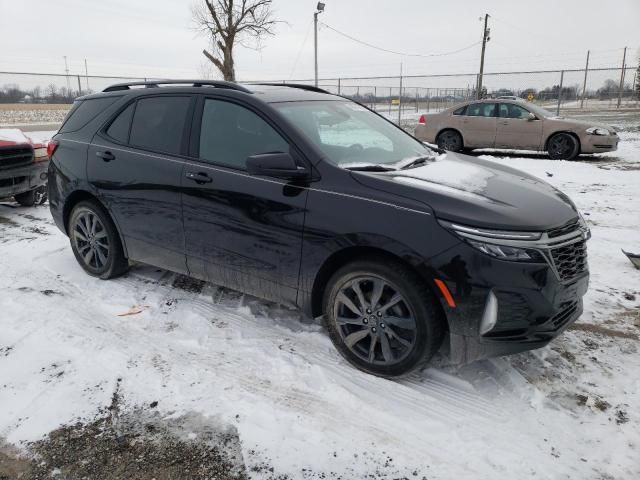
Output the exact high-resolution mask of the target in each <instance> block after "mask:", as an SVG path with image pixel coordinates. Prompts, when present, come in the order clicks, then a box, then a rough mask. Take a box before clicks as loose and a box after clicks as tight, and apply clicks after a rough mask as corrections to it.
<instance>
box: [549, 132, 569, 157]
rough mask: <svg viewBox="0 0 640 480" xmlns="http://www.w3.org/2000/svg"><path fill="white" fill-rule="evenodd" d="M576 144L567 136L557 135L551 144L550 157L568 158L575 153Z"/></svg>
mask: <svg viewBox="0 0 640 480" xmlns="http://www.w3.org/2000/svg"><path fill="white" fill-rule="evenodd" d="M573 148H574V143H573V140H572V139H571V138H569V137H568V136H567V135H556V136H554V137H553V138H552V139H551V141H550V142H549V155H550V156H552V157H556V158H565V157H568V156H569V155H570V154H571V152H572V151H573Z"/></svg>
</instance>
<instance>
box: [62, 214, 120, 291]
mask: <svg viewBox="0 0 640 480" xmlns="http://www.w3.org/2000/svg"><path fill="white" fill-rule="evenodd" d="M68 232H69V241H70V242H71V249H72V250H73V254H74V255H75V257H76V260H77V261H78V263H79V264H80V266H81V267H82V268H83V269H84V270H85V271H86V272H87V273H88V274H89V275H92V276H94V277H99V278H102V279H103V280H106V279H109V278H113V277H117V276H119V275H122V274H123V273H124V272H126V271H127V269H128V266H129V264H128V261H127V259H126V258H125V256H124V253H123V249H122V244H121V243H120V237H119V236H118V232H117V230H116V227H115V225H114V224H113V221H112V220H111V218H110V217H109V214H108V213H107V212H106V211H105V209H104V208H102V206H100V205H99V204H98V203H96V202H93V201H82V202H80V203H78V204H77V205H76V206H75V207H74V208H73V210H72V211H71V215H70V216H69V227H68Z"/></svg>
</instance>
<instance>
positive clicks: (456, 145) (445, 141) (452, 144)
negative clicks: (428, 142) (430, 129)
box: [436, 130, 464, 152]
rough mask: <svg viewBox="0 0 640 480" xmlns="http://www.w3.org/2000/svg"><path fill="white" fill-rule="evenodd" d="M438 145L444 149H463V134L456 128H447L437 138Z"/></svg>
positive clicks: (452, 150)
mask: <svg viewBox="0 0 640 480" xmlns="http://www.w3.org/2000/svg"><path fill="white" fill-rule="evenodd" d="M436 143H437V144H438V147H440V148H442V149H443V150H449V151H450V152H460V151H462V149H463V147H464V144H463V142H462V136H461V135H460V134H459V133H458V132H456V131H454V130H445V131H444V132H442V133H441V134H440V135H438V138H437V139H436Z"/></svg>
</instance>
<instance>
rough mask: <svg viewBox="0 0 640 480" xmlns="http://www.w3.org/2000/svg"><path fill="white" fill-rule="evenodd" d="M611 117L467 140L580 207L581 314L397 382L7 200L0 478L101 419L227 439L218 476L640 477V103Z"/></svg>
mask: <svg viewBox="0 0 640 480" xmlns="http://www.w3.org/2000/svg"><path fill="white" fill-rule="evenodd" d="M605 117H606V118H595V117H594V119H595V120H598V121H605V122H607V123H611V124H613V125H615V126H616V127H617V128H618V129H619V130H620V137H621V139H622V142H621V144H620V149H619V151H618V152H614V153H610V154H604V155H601V156H591V157H581V158H580V159H579V161H573V162H566V161H551V160H548V159H547V158H546V157H545V156H544V155H542V154H521V153H517V152H514V153H513V154H511V155H505V154H504V153H497V152H491V151H484V152H476V153H475V154H476V155H480V156H482V158H486V159H489V160H493V161H496V162H499V163H504V164H508V165H510V166H513V167H516V168H521V169H523V170H526V171H528V172H530V173H532V174H534V175H536V176H538V177H541V178H543V179H544V180H546V181H548V182H550V183H552V184H554V185H556V186H558V187H559V188H560V189H562V190H563V191H564V192H566V193H567V194H568V195H569V196H570V197H571V198H572V199H573V200H574V201H575V203H576V204H577V205H578V207H579V208H580V209H581V210H582V212H584V214H585V217H586V218H587V219H588V222H589V224H590V226H591V229H592V233H593V237H592V239H591V241H590V242H589V264H590V269H591V284H590V289H589V292H588V294H587V296H586V300H585V312H584V314H583V315H582V317H581V318H580V320H579V321H578V323H576V324H575V326H574V327H572V328H571V329H570V330H568V331H567V332H566V333H564V334H563V335H562V336H561V337H560V338H558V339H556V340H555V341H554V342H552V344H551V345H550V346H548V347H546V348H544V349H542V350H538V351H534V352H529V353H523V354H519V355H515V356H511V357H504V358H498V359H492V360H487V361H481V362H476V363H473V364H470V365H466V366H463V367H460V366H453V365H449V364H448V363H447V361H446V359H444V358H437V359H436V361H435V362H434V364H433V365H432V366H431V367H430V368H428V369H426V370H424V371H422V372H419V373H417V374H414V375H413V376H412V377H410V378H408V379H405V380H402V381H389V380H384V379H380V378H376V377H372V376H368V375H366V374H363V373H360V372H358V371H356V370H354V369H353V368H351V367H350V366H349V365H348V364H347V363H346V362H345V361H344V360H342V358H341V357H340V356H339V355H338V353H337V352H336V351H335V350H334V348H333V346H332V345H331V342H330V341H329V338H328V337H327V335H325V333H324V332H323V330H322V328H321V327H320V326H319V325H316V324H313V323H308V322H304V321H301V319H300V318H299V315H298V313H297V312H295V311H290V310H286V309H283V308H280V307H278V306H277V305H272V304H268V303H265V302H262V301H259V300H256V299H254V298H250V297H247V296H244V295H242V294H239V293H237V292H233V291H229V290H225V289H221V288H218V287H216V286H214V285H209V284H203V283H200V282H194V281H189V280H187V279H185V278H183V277H180V276H177V275H175V274H172V273H170V272H166V271H163V270H158V269H156V268H152V267H148V266H135V267H134V268H132V269H131V271H130V273H129V274H127V275H126V276H125V277H122V278H119V279H117V280H112V281H106V282H105V281H101V280H97V279H94V278H92V277H89V276H87V275H86V274H85V273H84V271H83V270H82V269H81V268H80V267H79V266H78V265H77V263H76V261H75V259H74V257H73V254H72V252H71V249H70V247H69V245H68V240H67V238H66V237H65V236H64V235H62V234H61V233H60V232H59V231H58V230H57V228H56V227H55V226H54V225H53V223H52V220H51V218H50V215H49V211H48V208H47V207H46V206H43V207H35V208H25V207H19V206H18V205H17V204H13V203H2V204H0V249H1V250H0V252H1V255H0V270H1V271H2V275H1V276H0V327H2V328H1V330H0V406H1V408H0V478H2V465H3V458H4V459H5V464H7V463H6V462H7V461H8V460H7V459H8V458H9V456H8V455H9V454H8V453H7V452H11V451H12V450H11V449H10V448H9V447H8V445H9V444H11V445H13V446H14V447H15V448H17V449H18V451H22V452H26V451H29V450H30V451H32V452H37V453H38V454H39V455H40V456H41V457H39V458H40V459H41V460H40V464H39V466H38V468H40V470H41V472H42V474H43V478H44V476H49V475H50V476H51V478H76V477H71V476H64V474H65V472H66V473H67V474H68V472H69V471H73V470H69V469H71V468H72V467H69V466H68V464H67V463H65V462H68V459H69V458H76V457H73V455H77V452H75V453H73V455H72V453H70V452H66V451H64V450H61V451H60V452H61V453H60V454H59V455H57V456H56V455H49V456H47V455H46V454H43V452H45V451H46V448H47V445H57V447H56V448H60V442H58V443H57V444H56V443H55V442H54V441H53V440H48V439H52V438H54V437H55V435H58V436H57V437H55V438H58V439H59V438H63V439H65V441H64V442H62V444H63V447H64V446H65V445H67V443H72V442H74V441H76V440H74V439H77V438H78V436H81V435H83V434H86V433H87V432H94V433H95V432H96V430H93V429H92V428H94V426H95V425H96V424H95V423H93V422H96V421H102V420H101V419H105V418H106V419H107V420H105V422H106V423H98V425H102V426H103V425H110V426H111V427H112V428H113V429H115V431H117V432H118V433H117V436H116V437H115V438H116V440H118V442H116V443H118V445H120V444H121V445H120V446H119V447H118V448H119V450H118V452H120V454H121V455H122V456H123V458H124V457H125V456H126V455H127V452H128V451H130V450H132V449H134V448H138V447H137V446H136V445H137V444H136V442H138V441H140V442H143V441H145V439H147V438H149V437H150V434H149V433H148V432H150V431H157V430H158V427H157V426H158V425H164V426H165V427H164V428H165V430H163V431H164V432H170V435H173V436H174V437H175V438H178V439H179V440H180V441H181V442H183V443H184V444H186V445H191V447H192V449H191V450H189V451H191V452H193V451H199V450H197V448H199V447H202V445H206V446H208V447H211V448H215V449H217V450H216V451H217V452H219V453H220V455H221V456H222V457H223V459H224V462H226V463H225V465H227V467H228V469H229V470H228V472H233V473H227V474H225V475H223V476H219V477H216V476H209V477H208V478H259V479H261V478H274V479H275V478H282V479H285V478H289V479H298V478H303V479H307V478H313V479H315V478H327V479H338V478H342V479H363V478H372V479H376V478H382V479H395V478H409V479H411V478H416V479H424V478H427V479H430V480H431V479H474V480H475V479H510V480H515V479H529V478H531V479H534V478H535V479H581V480H585V479H602V480H613V479H629V480H631V479H637V478H640V375H639V374H638V372H639V371H640V349H639V347H640V341H639V339H640V270H635V269H634V268H633V267H632V265H631V264H630V263H629V261H628V260H627V258H626V257H625V256H624V255H623V254H622V253H621V251H620V249H621V248H623V249H625V250H631V251H640V114H639V113H625V114H616V113H614V114H605ZM32 135H33V136H35V137H43V136H44V137H46V136H47V133H46V132H38V133H34V134H32ZM89 424H91V425H92V427H91V428H88V427H87V428H85V427H84V425H89ZM136 424H137V425H138V426H146V429H145V428H138V429H136ZM62 425H67V426H68V427H67V429H66V430H62V432H63V435H62V437H60V434H59V433H58V434H52V435H51V436H49V437H47V435H48V434H49V433H50V432H53V431H56V430H57V429H59V428H60V427H61V426H62ZM150 425H151V427H153V428H151V427H150ZM154 425H155V427H154ZM70 426H71V427H70ZM100 428H102V427H100ZM100 428H98V430H97V433H95V435H94V437H95V439H96V440H95V441H96V442H97V443H99V442H100V441H102V440H101V438H103V440H104V442H105V443H106V442H107V437H108V436H107V435H106V434H103V433H101V432H103V430H101V429H100ZM60 431H61V430H57V432H60ZM140 432H142V433H140ZM65 435H66V436H65ZM101 435H103V437H101ZM167 435H169V433H167ZM151 437H152V439H153V440H154V441H157V440H158V437H157V435H156V436H155V437H154V436H153V435H151ZM109 438H111V437H109ZM43 439H44V440H43ZM119 439H124V440H122V442H120V440H119ZM48 441H50V442H51V443H50V444H47V443H46V442H48ZM3 442H5V446H4V447H2V443H3ZM31 442H37V443H31ZM43 446H44V447H43ZM191 447H190V448H191ZM43 448H44V449H43ZM132 451H135V450H132ZM3 455H4V457H3ZM87 458H88V457H87ZM86 461H87V462H89V459H86ZM12 468H15V469H19V468H22V467H20V466H19V465H18V466H15V465H14V467H12ZM25 468H27V467H25ZM16 471H17V470H16ZM192 472H194V471H193V470H192ZM183 473H184V472H183ZM9 478H11V477H9ZM77 478H80V476H78V477H77ZM88 478H102V477H97V476H95V477H91V476H89V477H88ZM135 478H152V476H151V475H150V476H148V477H143V476H140V477H137V476H136V477H135ZM157 478H180V475H178V476H177V477H168V476H166V477H162V476H158V477H157ZM182 478H184V477H182ZM193 478H204V476H198V474H196V473H193Z"/></svg>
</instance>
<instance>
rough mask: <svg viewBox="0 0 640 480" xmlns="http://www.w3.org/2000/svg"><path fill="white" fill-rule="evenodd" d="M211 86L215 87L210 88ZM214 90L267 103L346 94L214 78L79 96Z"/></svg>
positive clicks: (120, 87) (126, 85)
mask: <svg viewBox="0 0 640 480" xmlns="http://www.w3.org/2000/svg"><path fill="white" fill-rule="evenodd" d="M207 89H211V90H207ZM210 91H216V93H219V92H234V93H236V94H240V95H243V94H244V95H251V96H253V97H254V98H255V99H257V100H260V101H263V102H265V103H276V102H299V101H314V100H341V99H343V98H342V97H340V96H338V95H333V94H331V93H330V92H327V91H325V90H322V89H320V88H316V87H313V86H311V85H302V84H275V83H253V84H252V83H246V84H242V83H232V82H223V81H210V80H185V81H178V80H167V81H157V82H154V81H149V82H132V83H122V84H115V85H112V86H110V87H107V88H106V89H105V90H103V91H102V92H98V93H94V94H91V95H85V96H83V97H79V98H78V99H77V100H80V101H82V100H89V99H94V98H103V97H106V96H122V95H126V96H139V95H148V94H150V93H152V94H156V93H159V94H175V93H189V94H194V93H195V94H201V93H208V92H210Z"/></svg>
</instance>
